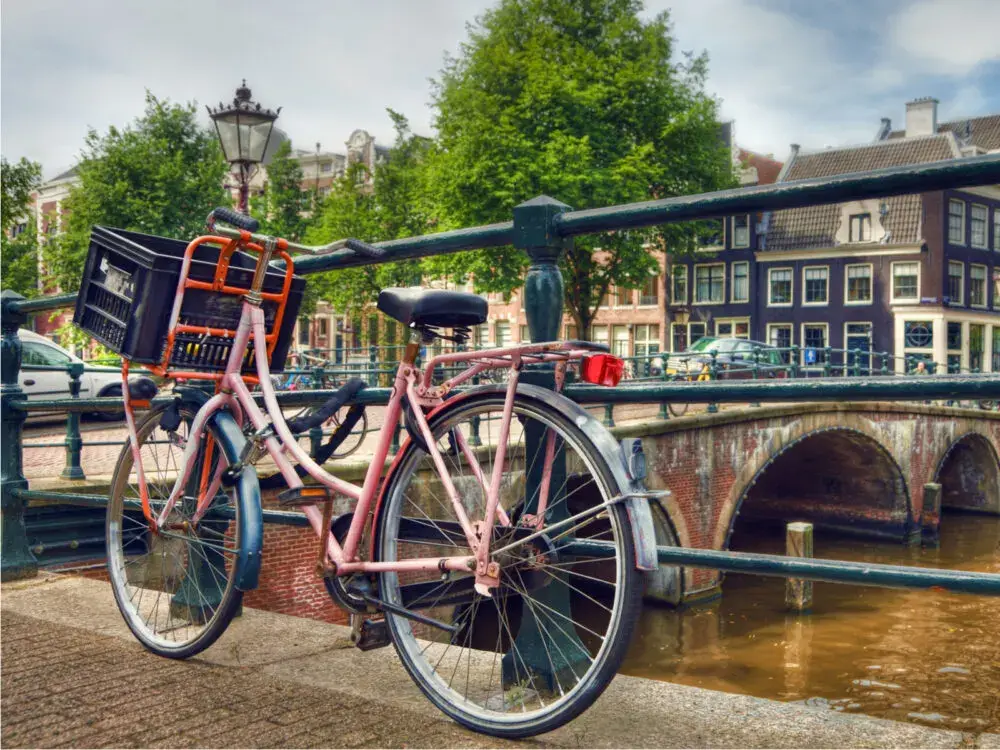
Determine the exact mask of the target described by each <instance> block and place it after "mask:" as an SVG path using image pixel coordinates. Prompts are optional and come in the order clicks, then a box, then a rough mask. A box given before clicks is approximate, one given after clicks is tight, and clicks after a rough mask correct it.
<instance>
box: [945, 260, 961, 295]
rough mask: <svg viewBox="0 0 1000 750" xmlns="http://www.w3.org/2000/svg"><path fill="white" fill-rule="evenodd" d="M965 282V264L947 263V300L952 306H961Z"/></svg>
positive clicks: (953, 261) (954, 261) (951, 261)
mask: <svg viewBox="0 0 1000 750" xmlns="http://www.w3.org/2000/svg"><path fill="white" fill-rule="evenodd" d="M964 281H965V264H964V263H960V262H959V261H957V260H950V261H948V299H949V301H950V302H951V304H953V305H961V304H962V287H963V285H964Z"/></svg>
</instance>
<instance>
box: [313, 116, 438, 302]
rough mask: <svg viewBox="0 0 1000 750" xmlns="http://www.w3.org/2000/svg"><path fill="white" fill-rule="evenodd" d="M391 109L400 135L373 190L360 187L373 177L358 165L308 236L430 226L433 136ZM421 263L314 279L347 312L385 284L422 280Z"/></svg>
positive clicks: (388, 233) (318, 238)
mask: <svg viewBox="0 0 1000 750" xmlns="http://www.w3.org/2000/svg"><path fill="white" fill-rule="evenodd" d="M388 112H389V116H390V117H391V118H392V120H393V125H394V128H395V130H396V138H395V140H394V142H393V146H392V148H391V149H390V150H389V155H388V157H387V159H386V161H385V162H384V163H382V164H380V165H379V166H378V168H377V169H376V170H375V174H374V178H373V182H372V188H371V190H367V189H365V188H362V187H359V186H360V185H362V184H363V183H364V178H365V177H366V176H367V174H366V170H365V167H364V166H363V165H361V164H352V165H351V166H350V167H349V168H348V170H347V171H346V173H345V174H344V175H343V176H342V177H341V178H340V179H338V180H337V181H336V182H335V183H334V184H333V187H332V189H331V191H330V195H329V196H327V198H326V199H325V200H324V202H323V203H322V204H321V206H320V212H319V215H318V217H317V221H316V223H315V225H314V226H313V227H312V228H310V230H309V231H308V232H307V235H306V236H307V239H308V241H309V242H310V243H314V244H322V243H326V242H330V241H332V240H335V239H339V238H342V237H357V238H359V239H364V240H366V241H369V242H377V241H380V240H391V239H397V238H400V237H409V236H411V235H416V234H424V233H426V232H427V231H428V227H429V226H430V225H431V220H430V216H431V205H430V203H429V201H428V197H427V185H426V173H425V170H424V165H425V158H424V157H425V155H426V152H427V150H428V148H429V146H430V141H429V139H427V138H424V137H421V136H418V135H414V134H413V133H412V132H411V131H410V125H409V122H408V121H407V120H406V118H405V117H403V116H402V115H401V114H399V113H397V112H394V111H393V110H391V109H390V110H388ZM421 267H422V266H421V263H420V261H402V262H399V263H385V264H382V265H377V266H374V265H371V266H361V267H358V268H349V269H344V270H343V271H331V272H330V273H327V274H322V275H321V276H319V277H317V276H314V277H312V278H311V279H310V282H309V283H310V284H314V285H315V286H316V287H317V288H318V294H319V295H320V297H321V298H323V299H325V300H327V301H328V302H330V303H331V304H332V305H333V306H334V308H336V309H337V310H341V311H344V312H347V311H351V310H356V309H358V308H360V307H363V306H364V305H367V304H370V303H372V302H374V301H375V299H376V298H377V297H378V293H379V291H380V290H381V289H384V288H385V287H389V286H407V285H412V284H416V283H419V279H420V277H421Z"/></svg>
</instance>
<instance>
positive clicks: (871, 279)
mask: <svg viewBox="0 0 1000 750" xmlns="http://www.w3.org/2000/svg"><path fill="white" fill-rule="evenodd" d="M852 268H867V269H868V299H867V300H851V299H849V298H848V288H849V286H850V281H851V280H850V277H849V276H848V273H849V272H850V269H852ZM874 300H875V264H874V263H848V264H847V265H846V266H844V304H845V305H850V306H851V307H856V306H858V305H870V304H872V303H873V302H874ZM860 322H864V321H860Z"/></svg>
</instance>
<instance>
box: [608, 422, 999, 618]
mask: <svg viewBox="0 0 1000 750" xmlns="http://www.w3.org/2000/svg"><path fill="white" fill-rule="evenodd" d="M651 408H653V407H651ZM615 432H616V433H617V434H618V435H619V436H620V437H638V438H641V439H642V442H643V447H644V449H645V452H646V458H647V464H648V474H649V475H648V478H647V484H648V485H649V486H650V487H651V488H657V489H662V488H669V489H670V490H671V491H672V495H671V496H670V498H669V499H668V500H667V501H665V502H664V503H663V511H664V513H663V514H661V518H660V521H661V528H660V532H661V533H662V534H663V539H662V540H661V542H667V541H669V542H672V543H675V544H680V545H682V546H685V547H702V548H711V549H728V548H729V542H730V538H731V535H732V532H733V528H734V524H735V522H736V519H737V517H738V516H740V515H741V514H742V515H743V517H744V518H745V519H746V518H748V517H749V518H750V519H753V520H760V521H779V520H780V521H792V520H802V521H811V522H812V523H814V524H815V525H816V527H817V529H822V528H824V527H825V528H832V529H836V530H838V531H842V532H848V533H854V534H860V535H871V536H879V537H890V538H896V539H898V540H900V541H901V542H903V543H914V542H919V541H920V539H921V537H923V539H924V540H925V541H930V542H933V541H934V540H935V539H936V536H937V529H938V527H939V524H940V523H941V507H942V506H943V507H946V508H948V507H952V508H961V509H964V510H969V511H975V512H981V513H991V514H1000V460H998V456H1000V414H998V413H996V412H985V411H980V410H975V409H956V408H952V407H940V406H931V405H926V406H925V405H922V404H909V403H833V404H822V403H809V404H787V405H774V406H765V407H762V408H749V409H745V410H738V411H737V410H733V411H724V412H720V413H717V414H702V415H698V416H695V417H690V418H684V419H673V420H669V421H653V422H648V423H643V424H641V425H637V426H625V427H621V428H618V429H616V430H615ZM928 485H931V486H930V487H928ZM933 485H940V492H937V491H936V490H937V488H936V487H934V486H933ZM664 573H665V574H667V573H668V572H667V571H664ZM667 577H668V578H669V579H670V580H669V581H668V582H667V585H666V586H665V587H661V592H663V593H664V594H665V595H664V596H663V598H665V599H666V600H667V601H670V602H673V603H677V602H679V601H692V600H696V599H699V598H702V597H705V596H711V595H714V594H716V593H718V591H719V587H720V585H721V576H720V574H719V573H718V572H716V571H707V570H697V569H685V570H683V572H682V574H681V575H680V576H679V577H677V576H676V573H675V574H674V575H668V576H667ZM664 588H665V591H664Z"/></svg>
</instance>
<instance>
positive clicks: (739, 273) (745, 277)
mask: <svg viewBox="0 0 1000 750" xmlns="http://www.w3.org/2000/svg"><path fill="white" fill-rule="evenodd" d="M732 288H733V299H732V301H733V302H749V301H750V264H749V263H747V262H745V261H744V262H741V263H733V287H732Z"/></svg>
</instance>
